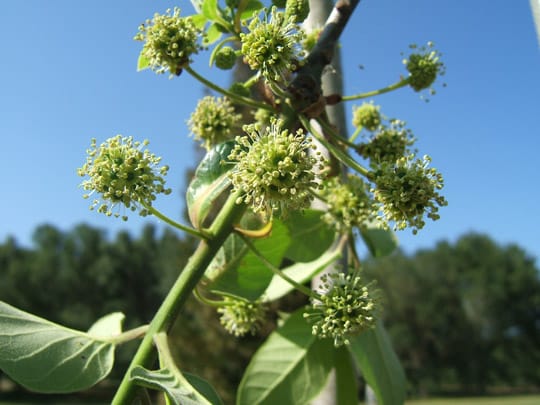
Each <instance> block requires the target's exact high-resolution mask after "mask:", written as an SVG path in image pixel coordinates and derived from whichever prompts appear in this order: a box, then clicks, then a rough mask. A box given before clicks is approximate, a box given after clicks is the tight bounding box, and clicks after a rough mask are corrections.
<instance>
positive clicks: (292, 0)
mask: <svg viewBox="0 0 540 405" xmlns="http://www.w3.org/2000/svg"><path fill="white" fill-rule="evenodd" d="M308 14H309V0H287V5H286V6H285V15H286V16H288V17H293V18H294V21H295V22H297V23H300V22H302V21H304V20H305V19H306V18H307V16H308Z"/></svg>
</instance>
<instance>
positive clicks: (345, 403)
mask: <svg viewBox="0 0 540 405" xmlns="http://www.w3.org/2000/svg"><path fill="white" fill-rule="evenodd" d="M334 368H335V370H336V394H337V403H338V404H339V405H358V381H357V378H356V372H355V369H354V364H353V359H352V358H351V354H350V353H349V351H348V350H347V348H345V347H343V346H341V347H339V348H337V349H335V350H334Z"/></svg>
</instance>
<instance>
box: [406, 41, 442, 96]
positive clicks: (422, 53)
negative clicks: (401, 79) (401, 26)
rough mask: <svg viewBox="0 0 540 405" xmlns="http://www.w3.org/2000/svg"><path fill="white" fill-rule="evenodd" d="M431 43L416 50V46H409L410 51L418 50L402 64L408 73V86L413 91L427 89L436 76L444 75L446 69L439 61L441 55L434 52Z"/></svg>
mask: <svg viewBox="0 0 540 405" xmlns="http://www.w3.org/2000/svg"><path fill="white" fill-rule="evenodd" d="M432 47H433V43H432V42H428V44H427V46H423V47H421V48H417V46H416V45H411V46H410V48H411V49H415V50H416V49H418V52H416V53H412V54H411V55H410V56H409V58H408V59H406V60H404V61H403V63H404V64H405V66H406V67H407V70H408V71H409V77H408V81H409V85H410V86H411V87H412V88H413V89H414V91H421V90H423V89H427V88H429V87H430V86H431V85H432V84H433V82H435V79H436V78H437V76H438V75H444V73H445V71H446V68H445V66H444V63H442V62H441V61H440V57H441V54H440V53H439V52H437V51H435V50H431V48H432Z"/></svg>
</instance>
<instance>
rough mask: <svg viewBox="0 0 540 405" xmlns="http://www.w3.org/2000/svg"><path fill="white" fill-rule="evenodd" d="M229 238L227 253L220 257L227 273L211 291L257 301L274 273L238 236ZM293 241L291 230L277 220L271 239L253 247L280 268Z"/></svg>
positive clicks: (217, 280) (223, 273) (258, 240)
mask: <svg viewBox="0 0 540 405" xmlns="http://www.w3.org/2000/svg"><path fill="white" fill-rule="evenodd" d="M229 239H231V241H230V242H229ZM229 239H228V240H227V242H226V246H225V247H224V253H222V256H220V257H219V258H218V261H219V262H220V263H221V265H222V266H223V268H222V270H225V271H222V273H221V274H220V276H219V277H217V278H216V279H215V281H214V282H213V283H212V284H211V285H210V289H211V290H213V291H215V292H218V293H224V294H231V295H235V296H239V297H243V298H246V299H248V300H250V301H254V300H256V299H258V298H259V297H260V296H261V294H262V293H263V292H264V291H265V290H266V288H267V287H268V285H269V284H270V281H271V280H272V277H273V275H274V273H272V271H271V270H270V269H268V268H267V267H266V266H265V265H264V263H262V262H261V260H260V259H259V258H258V257H257V255H255V253H253V252H252V251H251V250H248V248H247V246H245V244H244V242H242V240H241V239H240V238H239V237H238V236H236V235H232V236H230V237H229ZM290 242H291V238H290V236H289V233H288V230H287V228H286V227H285V226H284V225H282V224H281V223H279V222H278V221H276V222H274V224H273V227H272V232H271V234H270V236H268V237H266V238H261V239H256V240H254V241H253V244H254V245H255V247H256V248H257V250H258V251H259V252H260V253H261V254H262V255H263V256H264V257H265V258H266V259H267V260H268V261H269V262H270V263H272V265H274V266H276V267H277V266H279V264H280V263H281V261H282V260H283V257H284V254H285V251H286V250H287V247H288V246H289V243H290ZM223 255H224V256H223ZM211 267H212V265H211Z"/></svg>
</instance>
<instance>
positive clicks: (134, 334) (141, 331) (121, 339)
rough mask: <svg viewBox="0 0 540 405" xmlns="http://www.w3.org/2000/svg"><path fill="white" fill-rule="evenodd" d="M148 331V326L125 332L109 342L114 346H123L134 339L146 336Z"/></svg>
mask: <svg viewBox="0 0 540 405" xmlns="http://www.w3.org/2000/svg"><path fill="white" fill-rule="evenodd" d="M147 331H148V325H142V326H139V327H138V328H135V329H130V330H127V331H125V332H122V333H120V334H119V335H117V336H114V337H112V338H111V339H110V340H109V341H110V342H111V343H113V344H117V345H119V344H122V343H126V342H129V341H131V340H133V339H137V338H140V337H142V336H144V335H145V333H146V332H147Z"/></svg>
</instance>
